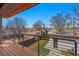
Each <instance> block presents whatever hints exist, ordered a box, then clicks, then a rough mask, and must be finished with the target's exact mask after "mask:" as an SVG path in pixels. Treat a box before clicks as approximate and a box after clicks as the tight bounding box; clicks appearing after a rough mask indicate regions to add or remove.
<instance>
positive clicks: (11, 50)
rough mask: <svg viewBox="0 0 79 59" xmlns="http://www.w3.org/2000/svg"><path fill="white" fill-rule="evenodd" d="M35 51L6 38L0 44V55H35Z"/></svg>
mask: <svg viewBox="0 0 79 59" xmlns="http://www.w3.org/2000/svg"><path fill="white" fill-rule="evenodd" d="M37 55H38V53H36V52H35V51H33V50H31V49H29V48H26V47H23V46H21V45H19V44H17V43H15V44H14V43H13V42H12V41H9V40H6V41H4V42H3V44H2V45H0V56H37Z"/></svg>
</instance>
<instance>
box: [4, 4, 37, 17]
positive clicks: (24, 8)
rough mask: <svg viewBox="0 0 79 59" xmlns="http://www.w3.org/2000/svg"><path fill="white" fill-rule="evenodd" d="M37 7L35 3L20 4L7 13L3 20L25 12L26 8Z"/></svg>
mask: <svg viewBox="0 0 79 59" xmlns="http://www.w3.org/2000/svg"><path fill="white" fill-rule="evenodd" d="M35 5H37V4H36V3H22V4H20V5H18V6H15V8H14V9H12V11H10V12H8V13H7V14H5V15H4V17H5V18H9V17H11V16H13V15H15V14H17V13H19V12H21V11H23V10H26V9H28V8H31V7H33V6H35Z"/></svg>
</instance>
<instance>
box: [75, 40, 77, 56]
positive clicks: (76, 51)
mask: <svg viewBox="0 0 79 59" xmlns="http://www.w3.org/2000/svg"><path fill="white" fill-rule="evenodd" d="M75 56H77V42H76V41H75Z"/></svg>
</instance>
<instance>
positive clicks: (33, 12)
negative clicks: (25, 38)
mask: <svg viewBox="0 0 79 59" xmlns="http://www.w3.org/2000/svg"><path fill="white" fill-rule="evenodd" d="M78 6H79V4H77V3H72V4H71V3H63V4H62V3H41V4H38V5H36V6H34V7H32V8H30V9H28V10H24V11H22V12H20V13H18V14H16V15H15V16H18V17H23V19H25V20H26V22H27V24H28V27H32V25H33V24H34V23H35V22H36V21H37V20H41V21H42V22H44V23H45V25H46V26H47V27H48V26H49V24H50V22H49V20H50V19H51V17H52V16H53V15H55V14H56V13H61V12H63V13H68V14H70V13H71V14H72V13H73V9H74V8H77V7H78ZM13 19H14V16H12V17H10V18H8V19H7V18H3V26H5V24H6V22H7V21H8V20H13Z"/></svg>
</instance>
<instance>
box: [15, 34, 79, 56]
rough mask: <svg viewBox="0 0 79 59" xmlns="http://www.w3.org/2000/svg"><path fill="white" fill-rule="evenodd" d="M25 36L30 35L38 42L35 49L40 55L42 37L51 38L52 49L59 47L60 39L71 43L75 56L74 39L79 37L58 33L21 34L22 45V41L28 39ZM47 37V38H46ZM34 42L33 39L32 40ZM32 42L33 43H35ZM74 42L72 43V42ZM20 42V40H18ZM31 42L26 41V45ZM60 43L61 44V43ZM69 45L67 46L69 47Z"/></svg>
mask: <svg viewBox="0 0 79 59" xmlns="http://www.w3.org/2000/svg"><path fill="white" fill-rule="evenodd" d="M24 36H26V37H24ZM27 36H29V37H30V36H32V37H33V39H32V41H33V40H35V42H37V43H38V48H37V49H38V51H37V53H38V56H40V55H43V54H41V52H40V49H41V48H40V44H41V43H40V40H41V38H42V39H44V38H46V40H47V41H50V39H52V41H53V48H52V49H54V48H59V43H60V41H61V42H64V43H66V44H71V45H73V46H74V47H73V49H74V55H75V56H77V48H78V47H77V42H76V39H79V37H75V36H60V35H48V36H45V37H43V36H41V35H30V34H23V35H22V40H23V43H22V45H25V43H24V41H29V39H28V38H27ZM47 38H48V39H47ZM30 41H31V40H30ZM30 41H29V42H30ZM66 41H68V42H66ZM14 42H15V40H14ZM33 42H34V41H33ZM35 42H34V43H35ZM72 42H73V43H74V44H73V43H72ZM19 43H20V42H19ZM31 44H32V43H28V45H31ZM61 45H63V44H61ZM71 45H70V46H69V47H71ZM66 46H67V45H64V47H66Z"/></svg>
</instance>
